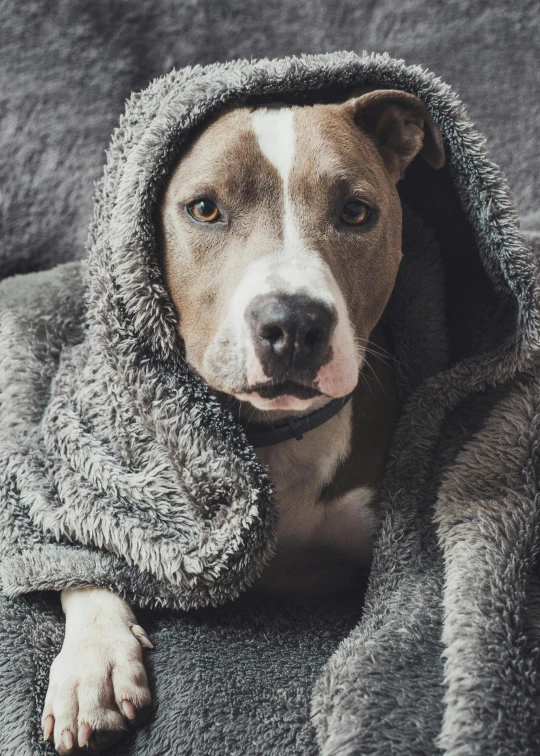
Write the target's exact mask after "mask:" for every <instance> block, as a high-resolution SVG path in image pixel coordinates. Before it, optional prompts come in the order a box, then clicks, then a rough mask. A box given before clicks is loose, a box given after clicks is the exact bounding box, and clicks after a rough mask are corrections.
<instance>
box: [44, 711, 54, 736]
mask: <svg viewBox="0 0 540 756" xmlns="http://www.w3.org/2000/svg"><path fill="white" fill-rule="evenodd" d="M53 730H54V717H53V715H52V714H49V715H48V716H47V717H46V718H45V722H44V723H43V740H49V738H50V737H51V735H52V731H53Z"/></svg>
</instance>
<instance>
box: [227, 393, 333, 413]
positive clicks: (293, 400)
mask: <svg viewBox="0 0 540 756" xmlns="http://www.w3.org/2000/svg"><path fill="white" fill-rule="evenodd" d="M234 396H235V397H236V398H237V399H238V400H239V401H241V402H249V403H250V404H252V405H253V406H254V407H256V408H257V409H260V410H267V411H269V410H289V411H292V412H306V411H307V410H309V409H310V408H311V407H312V406H313V405H314V404H315V403H316V402H317V399H319V398H320V397H321V396H322V394H317V395H316V396H313V397H310V398H307V399H301V398H300V397H298V396H292V395H291V394H281V395H279V396H275V397H273V398H267V397H263V396H261V395H260V394H259V393H258V392H256V391H250V392H249V393H245V394H235V395H234Z"/></svg>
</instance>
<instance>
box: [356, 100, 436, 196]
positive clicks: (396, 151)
mask: <svg viewBox="0 0 540 756" xmlns="http://www.w3.org/2000/svg"><path fill="white" fill-rule="evenodd" d="M346 105H348V106H349V107H350V108H351V109H352V113H353V117H354V120H355V122H356V123H357V124H358V126H360V128H362V129H363V130H364V131H366V132H367V133H368V134H370V135H371V136H372V137H373V138H374V140H375V142H376V144H377V146H378V147H379V150H380V152H381V155H382V157H383V159H384V161H385V163H386V166H387V168H388V169H389V171H390V173H391V174H392V176H395V179H396V181H398V180H399V179H400V178H403V176H404V174H405V169H406V168H407V166H408V165H409V163H410V162H411V161H412V160H413V158H414V157H416V155H418V154H420V155H422V157H423V158H424V160H426V161H427V162H428V163H429V165H431V166H433V168H442V167H443V165H444V147H443V142H442V137H441V132H440V131H439V128H438V126H437V125H436V124H435V123H434V121H433V119H432V118H431V116H430V114H429V111H428V109H427V107H426V106H425V104H424V103H423V102H422V100H419V99H418V97H415V96H414V95H412V94H409V93H408V92H401V91H400V90H397V89H396V90H394V89H377V90H375V91H373V92H368V93H367V94H363V95H361V96H360V97H357V98H355V99H354V100H349V102H348V103H346Z"/></svg>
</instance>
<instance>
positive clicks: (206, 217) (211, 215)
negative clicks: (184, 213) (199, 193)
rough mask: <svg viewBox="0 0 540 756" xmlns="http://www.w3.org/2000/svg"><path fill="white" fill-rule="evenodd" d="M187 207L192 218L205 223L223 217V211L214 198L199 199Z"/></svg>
mask: <svg viewBox="0 0 540 756" xmlns="http://www.w3.org/2000/svg"><path fill="white" fill-rule="evenodd" d="M187 209H188V213H189V214H190V215H191V217H192V218H195V220H198V221H202V222H203V223H214V222H215V221H217V220H219V219H220V218H221V213H220V212H219V210H218V209H217V207H216V205H215V204H214V203H213V202H212V200H207V199H202V200H197V201H196V202H192V203H191V205H188V206H187Z"/></svg>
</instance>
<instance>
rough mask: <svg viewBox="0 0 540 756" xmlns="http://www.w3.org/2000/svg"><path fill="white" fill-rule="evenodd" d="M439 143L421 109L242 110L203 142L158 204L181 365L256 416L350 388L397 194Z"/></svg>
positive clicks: (376, 308)
mask: <svg viewBox="0 0 540 756" xmlns="http://www.w3.org/2000/svg"><path fill="white" fill-rule="evenodd" d="M420 152H421V153H422V154H423V156H424V157H425V159H426V160H427V161H428V162H429V163H431V164H432V165H433V166H435V167H440V166H441V165H442V164H443V162H444V153H443V149H442V142H441V138H440V134H439V132H438V130H437V128H436V127H435V126H434V124H433V122H432V120H431V118H430V117H429V114H428V112H427V110H426V107H425V106H424V104H423V103H422V102H421V101H420V100H418V99H417V98H416V97H414V96H413V95H410V94H407V93H404V92H399V91H388V90H378V91H372V92H368V93H364V94H363V95H361V96H358V97H355V98H353V99H350V100H348V101H347V102H345V103H342V104H328V105H313V106H291V107H288V106H273V107H260V108H249V107H240V108H236V109H233V110H229V111H228V112H226V113H224V114H222V115H221V116H220V117H219V118H217V119H216V120H215V121H214V122H213V123H212V124H210V125H209V126H208V127H207V128H205V129H204V130H203V131H202V133H200V134H199V135H198V136H197V137H196V139H195V140H194V141H193V143H192V144H191V146H190V148H189V149H188V150H187V151H186V152H185V154H184V155H183V157H182V159H181V160H180V162H179V164H178V165H177V167H176V169H175V170H174V172H173V174H172V176H171V178H170V181H169V184H168V186H167V189H166V192H165V195H164V200H163V203H162V205H161V223H162V234H163V263H164V274H165V280H166V284H167V287H168V290H169V292H170V295H171V297H172V299H173V301H174V303H175V305H176V308H177V310H178V314H179V324H180V325H179V328H180V334H181V336H182V338H183V340H184V343H185V348H186V357H187V360H188V361H189V363H190V364H191V365H192V366H193V367H194V368H195V369H196V371H197V372H198V373H199V375H200V376H201V377H202V378H203V379H204V380H205V381H206V382H207V383H208V385H209V386H210V387H212V388H214V389H216V390H218V391H221V392H225V393H227V394H232V395H234V396H236V397H237V398H238V399H240V400H246V401H249V402H250V403H251V404H252V405H254V406H255V407H258V408H260V409H267V410H272V409H280V410H304V409H308V408H310V407H311V406H312V405H314V404H315V403H317V404H319V405H320V403H321V401H320V399H321V398H327V399H329V398H332V397H340V396H344V395H346V394H348V393H349V392H350V391H352V389H353V388H354V387H355V385H356V383H357V380H358V373H359V370H360V369H361V367H362V364H363V360H364V355H365V350H366V346H367V343H368V339H369V336H370V333H371V331H372V330H373V328H374V326H375V325H376V324H377V321H378V320H379V318H380V316H381V314H382V312H383V310H384V308H385V306H386V304H387V302H388V299H389V297H390V294H391V292H392V288H393V286H394V282H395V278H396V274H397V270H398V266H399V262H400V259H401V204H400V200H399V196H398V193H397V190H396V183H397V181H398V180H399V179H400V178H401V177H402V176H403V173H404V171H405V168H406V167H407V165H408V164H409V163H410V162H411V160H412V159H413V158H414V157H415V156H416V155H417V154H418V153H420Z"/></svg>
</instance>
